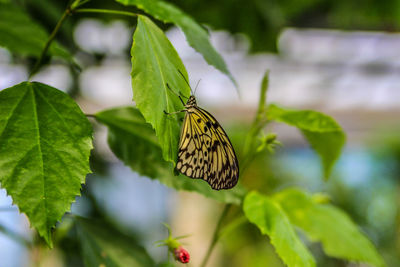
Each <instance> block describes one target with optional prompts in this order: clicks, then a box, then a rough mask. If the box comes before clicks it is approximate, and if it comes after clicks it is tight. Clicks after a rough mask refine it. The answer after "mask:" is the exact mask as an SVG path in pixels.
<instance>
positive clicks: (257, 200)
mask: <svg viewBox="0 0 400 267" xmlns="http://www.w3.org/2000/svg"><path fill="white" fill-rule="evenodd" d="M243 211H244V213H245V215H246V217H247V219H249V221H250V222H252V223H254V224H255V225H256V226H257V227H258V228H259V229H260V231H261V233H262V234H264V235H268V236H269V238H270V240H271V244H272V245H273V246H274V247H275V250H276V252H277V253H278V255H279V256H280V257H281V259H282V260H283V262H284V263H285V264H286V265H287V266H289V267H292V266H296V267H297V266H299V267H300V266H315V261H314V258H313V256H312V255H311V253H310V252H309V251H308V249H307V248H306V247H305V246H304V244H303V243H302V242H301V241H300V239H299V237H298V236H297V234H296V232H295V231H294V229H293V227H292V225H291V223H290V221H289V219H288V217H287V215H286V214H285V212H284V211H283V210H282V208H281V207H280V205H279V204H278V203H277V202H275V201H274V200H273V199H271V198H269V197H267V196H264V195H261V194H259V193H257V192H255V191H253V192H250V193H249V194H247V196H246V198H245V200H244V203H243Z"/></svg>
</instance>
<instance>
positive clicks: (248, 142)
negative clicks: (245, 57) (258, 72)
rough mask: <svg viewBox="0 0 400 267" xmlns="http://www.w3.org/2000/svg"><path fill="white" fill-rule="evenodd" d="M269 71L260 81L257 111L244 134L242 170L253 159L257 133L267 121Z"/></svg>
mask: <svg viewBox="0 0 400 267" xmlns="http://www.w3.org/2000/svg"><path fill="white" fill-rule="evenodd" d="M268 75H269V71H268V70H267V71H266V72H265V74H264V77H263V80H262V82H261V89H260V99H259V102H258V107H257V113H256V116H255V118H254V120H253V123H252V125H251V127H250V131H249V133H248V134H247V136H246V139H245V144H244V148H243V153H242V154H243V158H242V159H243V160H242V168H241V169H242V172H243V171H244V170H245V169H246V168H247V166H248V164H249V163H250V162H251V161H252V160H253V159H254V156H255V154H254V146H255V142H256V138H257V135H258V134H259V133H260V131H261V130H262V128H264V127H265V125H266V124H267V123H268V119H267V116H266V112H265V111H266V105H265V103H266V101H267V97H266V96H267V91H268V84H269V79H268Z"/></svg>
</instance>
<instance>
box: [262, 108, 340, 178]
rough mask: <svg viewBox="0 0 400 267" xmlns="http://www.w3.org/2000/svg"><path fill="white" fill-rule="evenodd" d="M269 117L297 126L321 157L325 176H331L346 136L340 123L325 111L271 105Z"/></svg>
mask: <svg viewBox="0 0 400 267" xmlns="http://www.w3.org/2000/svg"><path fill="white" fill-rule="evenodd" d="M267 115H268V118H269V119H271V120H275V121H279V122H283V123H286V124H288V125H292V126H295V127H297V128H298V129H299V130H300V131H301V132H302V133H303V135H304V136H305V138H306V139H307V140H308V142H309V143H310V145H311V147H312V148H313V149H314V150H315V151H316V152H317V153H318V155H319V156H320V157H321V160H322V165H323V170H324V177H325V178H326V179H327V178H329V176H330V174H331V172H332V167H333V165H334V164H335V162H336V160H337V159H338V158H339V156H340V152H341V150H342V148H343V146H344V144H345V142H346V136H345V133H344V132H343V130H342V128H341V127H340V125H339V124H338V123H337V122H336V121H335V120H334V119H333V118H332V117H329V116H327V115H325V114H323V113H320V112H317V111H313V110H300V111H297V110H289V109H284V108H281V107H278V106H276V105H270V106H269V109H268V113H267Z"/></svg>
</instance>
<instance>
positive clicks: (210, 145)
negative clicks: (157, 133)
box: [176, 106, 239, 190]
mask: <svg viewBox="0 0 400 267" xmlns="http://www.w3.org/2000/svg"><path fill="white" fill-rule="evenodd" d="M176 169H177V170H178V171H180V172H181V173H182V174H184V175H186V176H188V177H191V178H194V179H203V180H205V181H207V182H208V183H209V184H210V185H211V187H212V188H213V189H216V190H220V189H229V188H232V187H234V186H235V185H236V183H237V181H238V178H239V165H238V161H237V158H236V154H235V151H234V149H233V146H232V144H231V141H230V140H229V138H228V136H227V135H226V133H225V131H224V129H223V128H222V127H221V125H220V124H219V123H218V121H217V120H216V119H215V118H214V117H213V116H212V115H211V114H210V113H208V112H207V111H205V110H204V109H201V108H199V107H197V106H193V107H190V108H188V109H187V110H186V114H185V119H184V121H183V126H182V130H181V137H180V142H179V152H178V161H177V164H176Z"/></svg>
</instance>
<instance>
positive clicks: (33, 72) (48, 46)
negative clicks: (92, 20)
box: [29, 5, 72, 80]
mask: <svg viewBox="0 0 400 267" xmlns="http://www.w3.org/2000/svg"><path fill="white" fill-rule="evenodd" d="M71 12H72V9H71V5H69V6H68V7H67V9H66V10H65V11H64V13H63V15H62V16H61V18H60V20H59V21H58V22H57V25H56V27H55V28H54V30H53V31H52V33H51V34H50V36H49V39H47V42H46V44H45V46H44V48H43V50H42V53H41V54H40V57H39V59H38V60H37V61H36V64H35V65H34V67H33V69H32V71H31V73H30V74H29V80H30V79H31V78H32V76H33V75H34V74H35V73H36V72H37V71H38V70H39V68H40V65H41V64H42V61H43V59H44V57H45V56H46V54H47V51H48V50H49V48H50V45H51V43H52V42H53V40H54V38H55V37H56V34H57V33H58V31H59V30H60V28H61V25H62V24H63V23H64V21H65V20H66V19H67V17H68V16H69V15H70V14H71Z"/></svg>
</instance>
